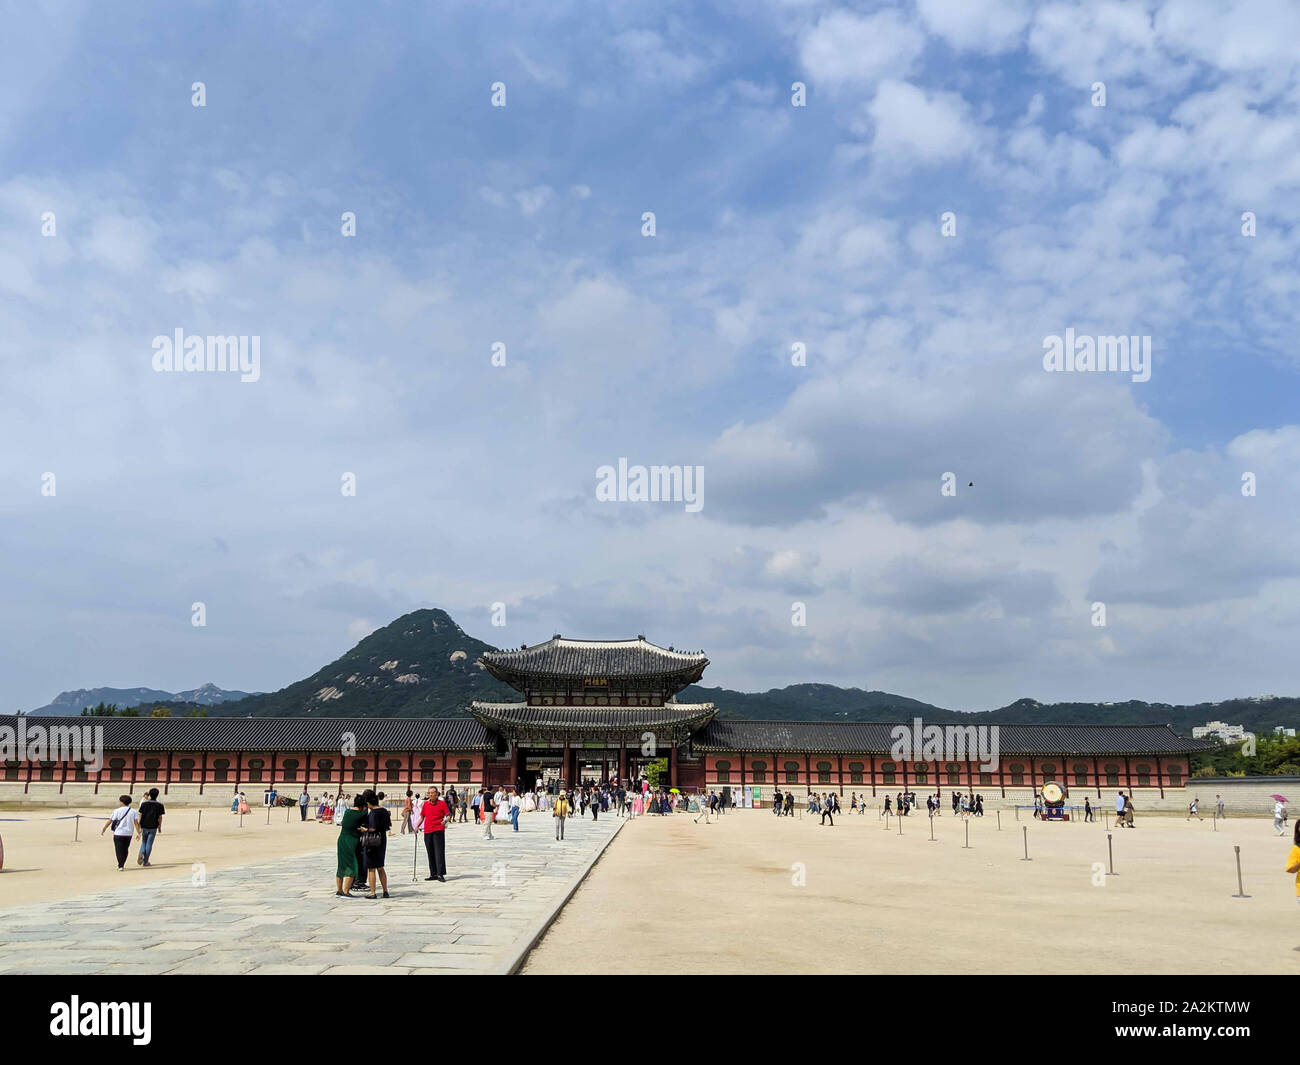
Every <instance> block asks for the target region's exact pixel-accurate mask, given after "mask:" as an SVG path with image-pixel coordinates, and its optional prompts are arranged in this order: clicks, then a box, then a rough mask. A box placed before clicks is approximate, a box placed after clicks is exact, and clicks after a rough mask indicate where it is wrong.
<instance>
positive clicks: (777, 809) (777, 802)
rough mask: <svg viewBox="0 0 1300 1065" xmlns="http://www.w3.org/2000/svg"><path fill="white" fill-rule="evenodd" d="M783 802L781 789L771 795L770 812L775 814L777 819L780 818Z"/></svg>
mask: <svg viewBox="0 0 1300 1065" xmlns="http://www.w3.org/2000/svg"><path fill="white" fill-rule="evenodd" d="M784 801H785V800H784V797H783V796H782V795H781V789H780V788H777V789H776V791H775V792H774V793H773V794H772V812H773V813H775V814H776V816H777V817H780V816H781V807H782V806H783V805H784Z"/></svg>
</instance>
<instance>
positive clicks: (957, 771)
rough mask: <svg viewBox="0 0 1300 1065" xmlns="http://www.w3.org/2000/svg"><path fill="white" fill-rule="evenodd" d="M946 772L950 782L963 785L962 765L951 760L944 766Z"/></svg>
mask: <svg viewBox="0 0 1300 1065" xmlns="http://www.w3.org/2000/svg"><path fill="white" fill-rule="evenodd" d="M944 772H946V773H947V774H948V783H949V784H952V785H954V786H960V785H961V766H959V765H958V764H957V763H956V762H949V763H948V764H947V765H946V766H944Z"/></svg>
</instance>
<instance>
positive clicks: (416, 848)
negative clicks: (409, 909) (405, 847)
mask: <svg viewBox="0 0 1300 1065" xmlns="http://www.w3.org/2000/svg"><path fill="white" fill-rule="evenodd" d="M419 836H420V833H418V832H415V833H413V834H412V838H411V883H412V884H414V883H415V882H416V881H417V880H419V879H420V874H419V873H417V872H416V871H415V870H416V866H417V864H418V863H419V861H420V844H419Z"/></svg>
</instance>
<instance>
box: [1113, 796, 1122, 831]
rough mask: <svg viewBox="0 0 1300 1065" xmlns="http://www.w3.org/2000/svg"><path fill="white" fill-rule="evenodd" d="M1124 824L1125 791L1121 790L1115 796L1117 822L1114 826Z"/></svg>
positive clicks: (1117, 826)
mask: <svg viewBox="0 0 1300 1065" xmlns="http://www.w3.org/2000/svg"><path fill="white" fill-rule="evenodd" d="M1123 824H1124V793H1123V792H1122V791H1121V792H1120V793H1119V794H1118V795H1116V796H1115V824H1114V826H1113V827H1115V828H1119V827H1120V826H1121V825H1123Z"/></svg>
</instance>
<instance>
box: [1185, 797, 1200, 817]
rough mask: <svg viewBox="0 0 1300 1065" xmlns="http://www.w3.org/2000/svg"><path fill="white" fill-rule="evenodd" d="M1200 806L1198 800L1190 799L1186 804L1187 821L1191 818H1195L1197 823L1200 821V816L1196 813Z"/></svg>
mask: <svg viewBox="0 0 1300 1065" xmlns="http://www.w3.org/2000/svg"><path fill="white" fill-rule="evenodd" d="M1200 805H1201V800H1200V799H1199V798H1194V799H1192V801H1191V802H1190V803H1189V804H1188V806H1187V820H1188V821H1190V820H1191V819H1192V818H1193V817H1195V818H1196V819H1197V820H1198V821H1199V820H1201V818H1200V816H1199V815H1198V814H1197V812H1196V811H1197V810H1198V809H1199V808H1200Z"/></svg>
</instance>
